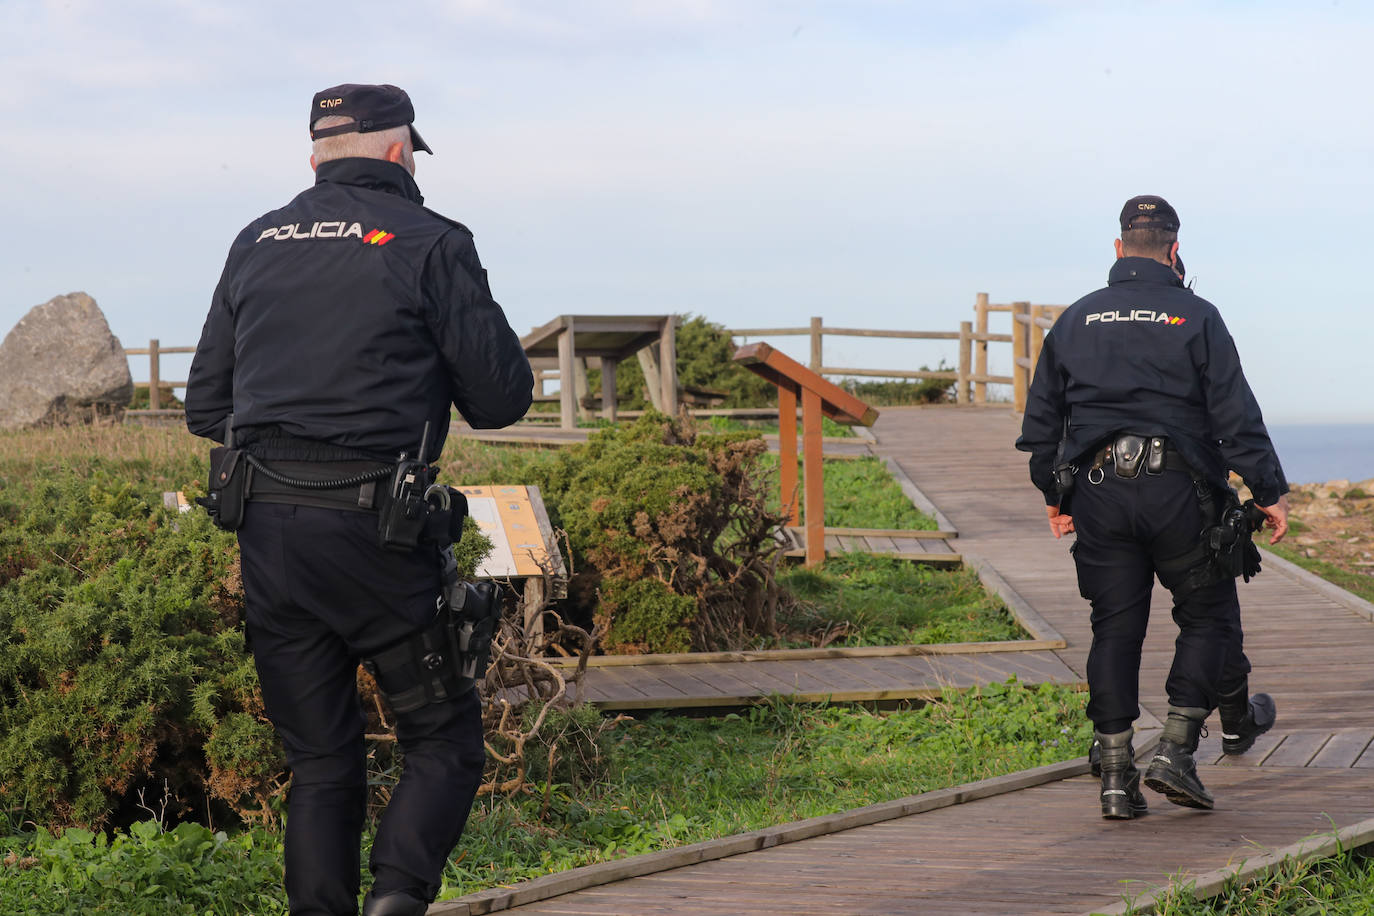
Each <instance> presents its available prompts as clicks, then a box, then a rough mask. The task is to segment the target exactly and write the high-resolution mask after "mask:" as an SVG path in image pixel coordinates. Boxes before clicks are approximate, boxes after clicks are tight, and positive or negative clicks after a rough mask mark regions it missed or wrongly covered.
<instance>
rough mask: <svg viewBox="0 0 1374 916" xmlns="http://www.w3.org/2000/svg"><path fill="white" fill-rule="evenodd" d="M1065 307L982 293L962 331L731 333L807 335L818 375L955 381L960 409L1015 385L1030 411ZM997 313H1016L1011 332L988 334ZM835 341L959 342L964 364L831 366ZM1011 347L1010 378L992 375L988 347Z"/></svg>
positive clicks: (744, 331)
mask: <svg viewBox="0 0 1374 916" xmlns="http://www.w3.org/2000/svg"><path fill="white" fill-rule="evenodd" d="M1065 308H1066V306H1062V305H1033V304H1031V303H1029V302H1012V303H1008V304H999V303H992V302H989V301H988V294H987V293H979V294H978V295H977V297H976V299H975V301H974V305H973V311H974V320H973V321H961V322H960V323H959V330H958V331H893V330H878V329H873V328H835V327H827V326H826V325H825V324H824V322H823V321H822V320H821V319H820V318H818V317H817V318H812V319H811V324H810V325H809V326H808V327H804V328H796V327H793V328H731V329H730V330H729V331H728V333H729V334H730V335H731V336H732V337H734V338H736V342H743V340H742V338H748V337H753V338H760V339H763V338H768V337H787V336H802V335H805V336H808V337H810V338H811V358H810V360H809V362H808V363H807V368H809V369H810V370H811V371H812V372H815V373H817V374H819V375H826V376H836V375H839V376H852V377H871V378H898V379H937V380H941V381H952V382H954V400H955V402H956V403H958V404H970V403H972V404H978V405H982V404H986V403H987V397H988V389H987V386H988V385H989V384H993V385H1010V386H1011V388H1012V404H1013V406H1014V407H1015V409H1016V410H1018V411H1019V410H1023V409H1025V406H1026V389H1027V388H1028V387H1029V386H1030V377H1031V374H1032V373H1033V372H1034V371H1035V361H1036V360H1037V359H1039V357H1040V347H1041V345H1042V343H1043V341H1044V339H1045V331H1046V330H1047V329H1049V328H1050V327H1053V326H1054V321H1055V319H1056V318H1058V317H1059V314H1060V313H1061V312H1063V311H1064V309H1065ZM993 312H1010V313H1011V318H1012V322H1011V333H1010V334H1002V333H993V332H991V331H989V330H988V316H989V314H991V313H993ZM827 334H828V335H831V336H835V337H882V338H888V339H893V340H957V341H959V361H958V366H957V368H956V369H955V370H954V371H952V372H951V371H939V370H929V369H856V368H846V367H841V366H827V365H825V360H824V339H825V336H826V335H827ZM989 343H1009V344H1011V349H1012V369H1011V373H1012V374H1011V375H989V374H988V344H989Z"/></svg>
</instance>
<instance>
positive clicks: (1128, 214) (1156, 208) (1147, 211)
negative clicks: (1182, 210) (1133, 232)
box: [1121, 194, 1179, 232]
mask: <svg viewBox="0 0 1374 916" xmlns="http://www.w3.org/2000/svg"><path fill="white" fill-rule="evenodd" d="M1178 227H1179V220H1178V213H1177V212H1176V211H1175V210H1174V208H1173V207H1171V206H1169V202H1168V201H1167V200H1165V199H1164V198H1162V197H1156V196H1155V195H1153V194H1142V195H1140V196H1139V197H1132V198H1131V199H1130V200H1128V201H1126V205H1125V206H1124V207H1122V208H1121V231H1122V232H1125V231H1126V230H1127V229H1165V230H1169V231H1172V232H1177V231H1178Z"/></svg>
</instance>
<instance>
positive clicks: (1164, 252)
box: [1121, 228, 1178, 263]
mask: <svg viewBox="0 0 1374 916" xmlns="http://www.w3.org/2000/svg"><path fill="white" fill-rule="evenodd" d="M1177 241H1178V230H1176V229H1151V228H1140V229H1123V230H1122V231H1121V253H1122V254H1124V255H1126V256H1127V257H1130V258H1154V259H1155V260H1156V261H1164V262H1166V263H1167V262H1168V260H1169V249H1170V248H1172V247H1173V245H1174V242H1177Z"/></svg>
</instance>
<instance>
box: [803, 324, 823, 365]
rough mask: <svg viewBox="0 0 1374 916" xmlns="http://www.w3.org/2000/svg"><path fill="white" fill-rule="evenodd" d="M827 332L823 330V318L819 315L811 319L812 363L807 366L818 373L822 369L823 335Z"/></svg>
mask: <svg viewBox="0 0 1374 916" xmlns="http://www.w3.org/2000/svg"><path fill="white" fill-rule="evenodd" d="M824 333H825V332H824V331H822V330H821V319H820V318H819V317H816V318H812V319H811V365H810V366H808V367H807V368H808V369H810V370H811V371H812V372H815V373H817V374H819V373H820V371H821V336H822V335H823V334H824Z"/></svg>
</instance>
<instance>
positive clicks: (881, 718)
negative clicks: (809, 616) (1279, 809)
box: [445, 681, 1090, 896]
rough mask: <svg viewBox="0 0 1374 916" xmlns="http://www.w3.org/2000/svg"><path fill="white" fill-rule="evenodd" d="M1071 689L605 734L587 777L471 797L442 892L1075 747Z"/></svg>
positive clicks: (1009, 768)
mask: <svg viewBox="0 0 1374 916" xmlns="http://www.w3.org/2000/svg"><path fill="white" fill-rule="evenodd" d="M1085 698H1086V696H1085V694H1083V693H1081V692H1079V691H1076V690H1073V689H1070V688H1064V687H1052V686H1048V685H1047V686H1043V687H1035V688H1032V687H1026V686H1024V685H1022V684H1019V683H1017V682H1015V681H1010V682H1008V683H1006V684H995V685H991V686H989V687H986V688H983V689H982V690H975V691H972V692H969V693H964V694H960V693H956V692H948V693H946V695H945V696H944V698H943V699H941V700H939V701H937V702H932V703H929V704H927V705H924V706H921V707H917V708H906V709H901V710H896V711H891V712H873V711H868V710H865V709H863V708H860V707H854V706H845V707H839V706H799V705H793V704H790V703H787V702H783V701H774V702H772V703H770V704H768V705H764V706H759V707H755V708H753V709H751V710H749V711H748V712H746V713H744V714H738V715H728V716H725V717H721V718H715V719H706V720H703V719H691V718H686V717H681V716H665V715H662V714H656V715H653V716H650V717H648V718H646V719H642V720H637V721H633V722H629V723H624V724H622V725H621V726H620V727H618V728H617V729H616V730H615V731H614V732H611V733H610V736H609V737H610V741H609V743H608V748H607V764H608V765H607V766H606V768H605V778H604V781H603V782H600V783H599V784H598V785H597V786H596V787H595V789H594V790H592V791H587V790H585V789H584V790H582V791H569V790H568V789H567V788H566V787H565V786H562V785H554V786H551V787H550V788H549V791H548V795H547V813H546V814H545V815H544V816H543V817H540V814H539V809H540V808H541V807H542V806H543V805H544V803H545V800H544V799H542V798H528V799H523V800H520V801H515V802H512V801H508V800H507V801H490V800H487V801H483V802H481V803H480V804H479V808H478V810H477V811H476V812H474V818H473V821H472V822H471V823H470V828H469V834H468V835H467V836H466V837H465V839H464V842H463V845H462V850H463V851H462V855H461V861H460V862H459V863H458V864H457V865H456V866H451V867H450V868H449V869H448V871H447V872H446V875H445V878H446V882H447V887H446V891H445V895H446V896H447V895H454V896H456V895H459V894H463V893H468V892H471V891H474V890H478V889H481V888H483V887H491V886H495V885H498V884H506V883H509V882H512V881H516V880H525V879H529V878H534V877H538V876H539V875H542V874H547V873H548V872H550V871H557V870H561V869H566V868H572V867H576V866H579V865H586V864H590V863H593V862H599V861H606V860H609V859H614V858H620V857H623V856H626V855H636V854H639V853H645V852H651V851H654V850H656V849H663V848H669V847H673V846H681V845H686V844H689V843H695V842H700V841H703V840H707V839H711V838H714V837H720V836H728V835H730V834H734V833H740V832H745V831H749V830H756V829H759V828H762V827H767V826H772V825H776V824H781V823H787V822H789V821H793V820H799V819H802V818H808V817H815V816H819V815H823V814H831V813H835V812H839V811H844V810H847V809H849V808H855V807H860V806H863V805H867V804H871V803H873V802H877V801H883V800H888V799H894V798H901V797H904V796H907V795H912V794H917V793H921V792H927V791H932V790H934V789H940V788H945V787H948V786H951V785H957V784H959V783H963V782H968V781H972V780H976V779H983V778H987V777H991V776H997V775H1002V774H1005V773H1011V772H1015V771H1018V770H1022V769H1026V768H1028V767H1033V766H1040V765H1043V764H1046V763H1053V762H1057V761H1061V760H1066V759H1070V758H1072V757H1075V756H1078V755H1081V754H1082V752H1083V750H1082V749H1083V747H1085V746H1086V744H1087V742H1088V740H1089V737H1090V727H1089V726H1088V724H1087V722H1086V719H1085V718H1084V716H1083V704H1084V702H1085Z"/></svg>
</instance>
